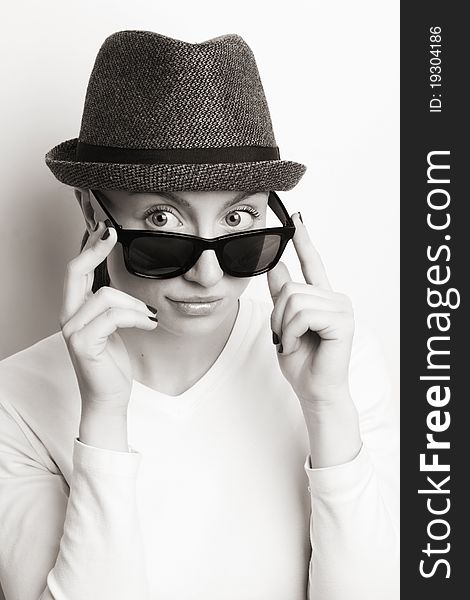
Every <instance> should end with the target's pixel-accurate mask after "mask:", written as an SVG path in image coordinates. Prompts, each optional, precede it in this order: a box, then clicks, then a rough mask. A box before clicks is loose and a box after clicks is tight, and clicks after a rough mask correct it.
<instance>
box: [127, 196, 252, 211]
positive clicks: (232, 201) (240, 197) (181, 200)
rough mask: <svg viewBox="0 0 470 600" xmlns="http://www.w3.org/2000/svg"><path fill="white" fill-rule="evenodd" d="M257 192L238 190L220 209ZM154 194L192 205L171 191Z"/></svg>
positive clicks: (178, 202)
mask: <svg viewBox="0 0 470 600" xmlns="http://www.w3.org/2000/svg"><path fill="white" fill-rule="evenodd" d="M142 193H143V192H130V193H129V196H139V195H141V194H142ZM257 193H258V192H240V193H239V194H237V195H236V196H235V198H233V199H232V200H227V202H224V204H223V205H222V210H223V209H225V208H228V207H229V206H232V204H236V203H237V202H241V201H242V200H244V199H245V198H248V197H250V196H254V195H255V194H257ZM155 194H157V195H158V196H162V197H163V198H167V199H168V200H173V201H174V202H176V203H177V204H180V205H181V206H185V207H186V208H192V205H191V204H190V203H189V202H188V201H187V200H185V199H184V198H181V197H180V196H177V195H176V194H174V193H173V192H155Z"/></svg>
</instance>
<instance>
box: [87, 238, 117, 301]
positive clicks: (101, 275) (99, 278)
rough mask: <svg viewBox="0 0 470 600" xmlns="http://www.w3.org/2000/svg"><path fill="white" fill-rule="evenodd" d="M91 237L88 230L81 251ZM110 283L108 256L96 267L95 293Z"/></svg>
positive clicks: (93, 290)
mask: <svg viewBox="0 0 470 600" xmlns="http://www.w3.org/2000/svg"><path fill="white" fill-rule="evenodd" d="M89 237H90V234H89V233H88V230H87V231H85V233H84V234H83V238H82V243H81V245H80V252H81V251H82V250H83V248H84V247H85V244H86V243H87V240H88V238H89ZM109 283H110V279H109V273H108V267H107V264H106V258H105V259H104V261H103V262H102V263H100V264H99V265H98V266H97V267H96V268H95V273H94V278H93V285H92V288H91V290H92V292H93V293H95V292H97V291H98V290H99V289H100V288H102V287H103V286H105V285H109Z"/></svg>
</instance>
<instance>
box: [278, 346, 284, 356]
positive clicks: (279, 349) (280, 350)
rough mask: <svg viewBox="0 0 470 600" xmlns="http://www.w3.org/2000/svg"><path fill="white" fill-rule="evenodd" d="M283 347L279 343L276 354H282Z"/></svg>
mask: <svg viewBox="0 0 470 600" xmlns="http://www.w3.org/2000/svg"><path fill="white" fill-rule="evenodd" d="M282 351H283V347H282V344H279V348H278V349H277V352H278V354H282Z"/></svg>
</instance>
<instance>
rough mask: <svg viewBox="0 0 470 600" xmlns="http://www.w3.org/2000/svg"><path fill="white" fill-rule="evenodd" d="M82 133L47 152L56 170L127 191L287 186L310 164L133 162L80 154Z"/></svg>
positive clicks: (62, 177) (77, 182)
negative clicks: (84, 158)
mask: <svg viewBox="0 0 470 600" xmlns="http://www.w3.org/2000/svg"><path fill="white" fill-rule="evenodd" d="M77 142H78V138H73V139H71V140H66V141H65V142H62V143H61V144H58V145H57V146H54V148H52V149H51V150H49V152H48V153H47V154H46V156H45V161H46V165H47V166H48V167H49V169H50V170H51V171H52V173H53V174H54V176H55V177H56V178H57V179H58V180H59V181H61V182H62V183H65V184H67V185H70V186H74V187H78V188H85V189H109V190H112V189H115V190H129V191H133V192H136V191H142V192H152V191H159V190H160V191H172V190H174V191H177V190H207V191H209V190H243V191H287V190H291V189H292V188H293V187H294V186H296V185H297V183H298V182H299V181H300V179H301V177H302V176H303V174H304V173H305V171H306V170H307V167H306V166H305V165H303V164H301V163H297V162H292V161H288V160H263V161H257V162H242V163H214V164H208V163H204V164H133V163H125V164H122V163H102V162H81V161H77V160H76V158H75V157H76V147H77Z"/></svg>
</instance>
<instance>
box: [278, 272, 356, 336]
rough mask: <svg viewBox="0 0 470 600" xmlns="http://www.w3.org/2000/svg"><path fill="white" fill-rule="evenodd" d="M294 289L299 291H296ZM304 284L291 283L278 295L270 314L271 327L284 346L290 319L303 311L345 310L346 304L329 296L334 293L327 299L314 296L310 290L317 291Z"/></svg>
mask: <svg viewBox="0 0 470 600" xmlns="http://www.w3.org/2000/svg"><path fill="white" fill-rule="evenodd" d="M296 289H298V290H300V291H296ZM317 289H318V288H313V287H311V286H309V285H305V283H296V282H291V283H289V284H288V286H285V287H284V290H283V291H282V292H281V294H280V295H279V298H278V300H277V302H276V306H275V307H274V309H273V312H272V313H271V327H272V328H273V331H275V332H276V333H277V334H278V336H279V339H280V341H281V343H282V345H283V346H284V329H285V327H286V325H287V324H288V323H289V322H290V321H291V319H292V318H293V317H294V316H295V315H296V314H297V313H298V312H300V311H303V310H310V309H315V310H326V311H333V312H340V311H343V310H345V308H346V304H344V303H343V302H342V301H340V300H339V298H338V297H336V296H339V294H338V295H334V296H331V294H334V292H328V293H329V294H330V296H329V297H326V296H320V295H316V294H315V293H314V292H313V291H311V290H317ZM325 291H326V290H325Z"/></svg>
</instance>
